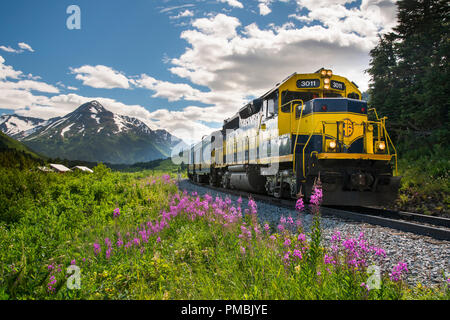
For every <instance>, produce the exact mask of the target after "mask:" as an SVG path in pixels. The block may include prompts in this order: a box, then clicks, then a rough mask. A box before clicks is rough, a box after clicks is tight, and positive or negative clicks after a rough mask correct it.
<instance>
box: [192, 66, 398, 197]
mask: <svg viewBox="0 0 450 320" xmlns="http://www.w3.org/2000/svg"><path fill="white" fill-rule="evenodd" d="M369 112H373V114H374V117H375V119H376V120H374V121H370V120H369V118H368V113H369ZM385 121H386V118H381V119H380V118H379V117H378V115H377V113H376V111H375V109H368V106H367V102H366V101H363V100H361V92H360V91H359V90H358V87H357V86H356V84H355V83H354V82H351V81H349V80H348V79H347V78H345V77H341V76H338V75H334V74H333V72H332V71H331V70H326V69H323V68H322V69H320V70H318V71H316V72H315V73H309V74H297V73H294V74H293V75H291V76H289V77H288V78H286V79H285V80H284V81H282V82H281V83H279V84H277V85H276V86H275V87H274V88H273V89H271V90H270V91H268V92H267V93H265V94H264V95H262V96H261V97H259V98H257V99H255V100H253V101H251V102H249V103H248V104H247V105H245V106H244V107H242V108H241V109H240V110H239V111H238V112H237V113H236V114H235V115H234V116H232V117H231V118H229V119H226V120H225V121H224V124H223V126H222V128H221V130H218V131H216V132H213V133H212V134H210V135H208V136H205V137H203V139H202V141H200V142H198V143H197V144H194V145H192V146H191V147H190V148H189V149H187V150H184V153H185V156H187V158H188V159H189V160H188V176H189V179H191V180H194V181H197V182H202V183H209V184H211V185H215V186H222V187H224V188H234V189H242V190H246V191H251V192H257V193H267V194H270V195H273V196H275V197H286V198H288V197H290V198H298V197H299V196H302V195H309V194H310V192H311V190H312V188H313V185H314V183H315V181H316V180H317V179H320V181H321V183H322V188H323V194H324V195H323V204H326V205H355V206H356V205H358V206H361V205H366V206H367V205H385V204H387V203H389V202H391V201H393V200H395V198H396V196H397V192H398V188H399V183H400V177H397V176H394V174H393V173H394V172H395V173H396V172H397V153H396V150H395V147H394V145H393V144H392V141H391V139H390V137H389V134H388V132H387V131H386V126H385Z"/></svg>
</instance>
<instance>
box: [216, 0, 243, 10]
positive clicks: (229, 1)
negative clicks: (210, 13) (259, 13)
mask: <svg viewBox="0 0 450 320" xmlns="http://www.w3.org/2000/svg"><path fill="white" fill-rule="evenodd" d="M220 2H222V3H227V4H228V5H229V6H230V7H234V8H241V9H242V8H244V5H243V4H242V3H241V2H240V1H238V0H220Z"/></svg>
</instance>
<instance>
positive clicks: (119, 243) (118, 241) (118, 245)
mask: <svg viewBox="0 0 450 320" xmlns="http://www.w3.org/2000/svg"><path fill="white" fill-rule="evenodd" d="M116 244H117V247H118V248H120V247H121V246H122V245H123V240H122V239H121V238H119V239H118V240H117V243H116Z"/></svg>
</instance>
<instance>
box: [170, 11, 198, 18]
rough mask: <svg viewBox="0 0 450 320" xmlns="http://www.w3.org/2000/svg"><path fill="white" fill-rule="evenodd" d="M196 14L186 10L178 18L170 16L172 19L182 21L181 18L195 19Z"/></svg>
mask: <svg viewBox="0 0 450 320" xmlns="http://www.w3.org/2000/svg"><path fill="white" fill-rule="evenodd" d="M193 16H194V12H193V11H191V10H184V11H183V12H180V13H179V14H177V15H176V16H170V17H169V18H170V19H180V18H187V17H193Z"/></svg>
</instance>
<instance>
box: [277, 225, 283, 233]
mask: <svg viewBox="0 0 450 320" xmlns="http://www.w3.org/2000/svg"><path fill="white" fill-rule="evenodd" d="M277 228H278V230H279V231H280V232H281V231H283V230H284V226H283V225H282V224H279V225H278V227H277Z"/></svg>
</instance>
